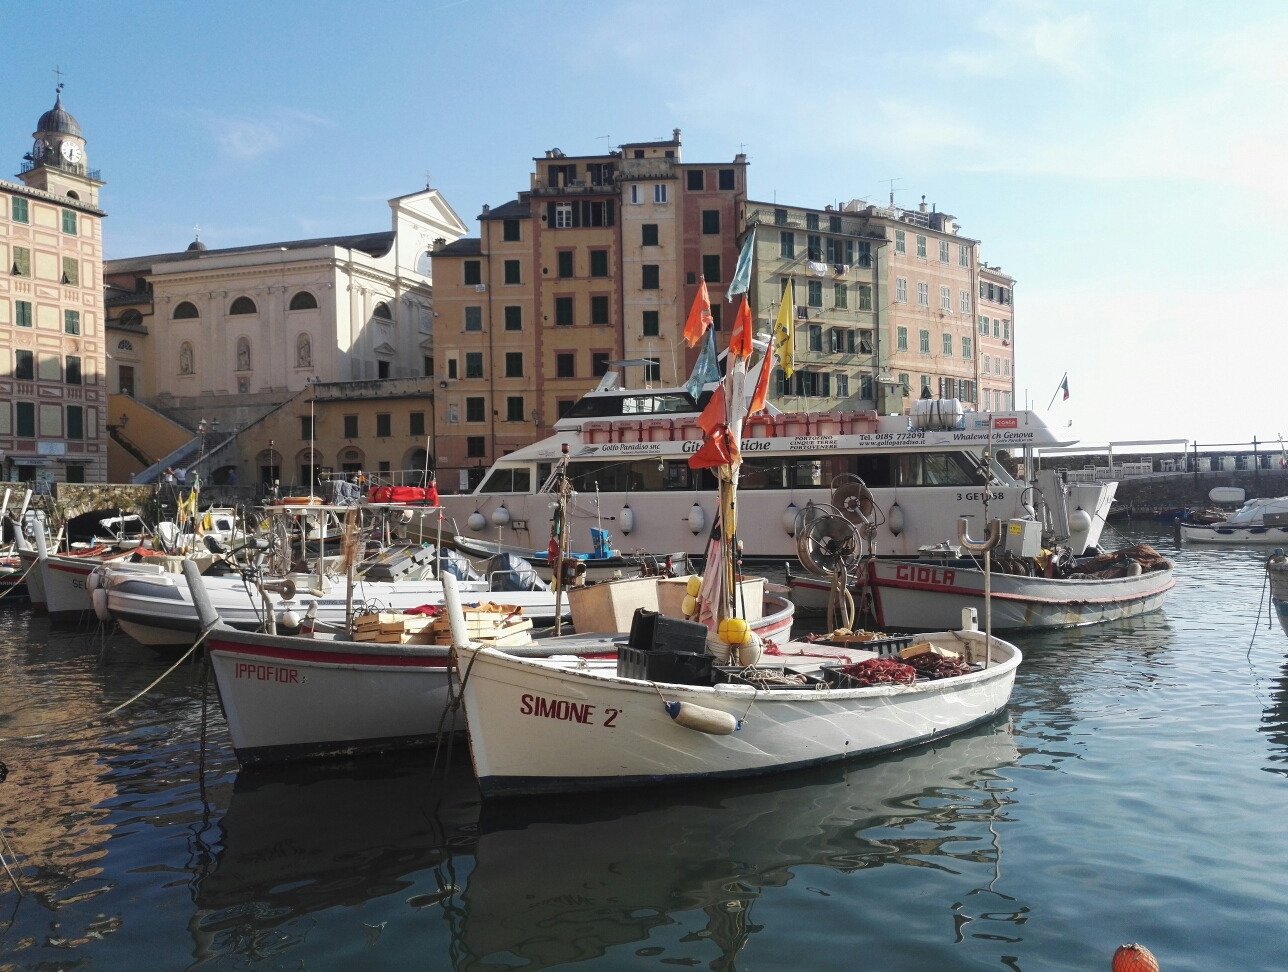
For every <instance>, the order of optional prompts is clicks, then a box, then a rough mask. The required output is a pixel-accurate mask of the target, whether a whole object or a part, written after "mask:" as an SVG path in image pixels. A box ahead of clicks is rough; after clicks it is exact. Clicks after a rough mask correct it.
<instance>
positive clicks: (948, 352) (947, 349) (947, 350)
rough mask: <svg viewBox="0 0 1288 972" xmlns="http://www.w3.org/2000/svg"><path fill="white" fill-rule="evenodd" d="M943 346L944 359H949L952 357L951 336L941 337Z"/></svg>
mask: <svg viewBox="0 0 1288 972" xmlns="http://www.w3.org/2000/svg"><path fill="white" fill-rule="evenodd" d="M943 345H944V357H945V358H951V357H952V356H953V336H952V335H951V334H945V335H944V336H943Z"/></svg>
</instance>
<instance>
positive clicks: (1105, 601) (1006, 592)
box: [790, 558, 1176, 631]
mask: <svg viewBox="0 0 1288 972" xmlns="http://www.w3.org/2000/svg"><path fill="white" fill-rule="evenodd" d="M1096 559H1098V558H1088V560H1096ZM1160 561H1161V564H1162V565H1165V566H1159V567H1158V569H1153V570H1145V571H1140V572H1133V571H1131V570H1130V569H1124V570H1122V571H1121V573H1122V576H1119V577H1096V576H1082V575H1078V574H1074V575H1073V576H1069V577H1044V576H1029V575H1024V574H1008V573H1003V572H1001V571H999V570H997V569H994V570H993V572H992V578H991V593H992V602H993V607H992V621H993V630H995V631H1031V630H1038V629H1043V628H1072V627H1078V626H1081V625H1086V624H1098V623H1100V622H1103V621H1117V620H1119V619H1121V618H1130V617H1136V616H1137V615H1141V614H1148V613H1149V612H1151V611H1157V610H1158V609H1159V608H1161V607H1162V605H1163V599H1164V597H1165V596H1166V595H1167V592H1168V591H1170V590H1171V589H1172V587H1173V586H1175V583H1176V581H1175V579H1174V578H1173V576H1172V574H1173V570H1172V565H1171V563H1170V562H1168V561H1166V560H1165V559H1163V558H1159V559H1158V561H1155V563H1158V562H1160ZM1133 562H1134V561H1133ZM1084 563H1085V562H1084ZM1108 572H1110V571H1104V573H1108ZM1093 573H1101V571H1093ZM866 580H867V586H868V590H869V591H870V592H871V595H872V614H873V620H874V622H875V623H876V625H877V627H878V628H881V629H891V630H902V631H906V630H913V629H916V628H921V627H943V626H950V625H952V624H953V623H954V622H956V621H958V620H959V619H960V618H961V612H962V609H963V608H975V609H976V610H977V611H978V612H980V614H981V616H982V613H983V603H984V571H983V570H982V569H981V567H980V564H979V562H978V561H977V560H972V559H969V558H967V559H953V560H876V561H870V562H869V564H868V568H867V574H866ZM790 587H791V589H792V596H793V599H794V600H795V601H796V604H797V606H798V607H800V608H816V609H819V610H823V609H825V608H826V607H827V604H828V598H829V595H830V594H831V585H830V583H829V582H828V581H827V580H826V579H824V578H820V577H808V576H806V577H792V578H791V580H790Z"/></svg>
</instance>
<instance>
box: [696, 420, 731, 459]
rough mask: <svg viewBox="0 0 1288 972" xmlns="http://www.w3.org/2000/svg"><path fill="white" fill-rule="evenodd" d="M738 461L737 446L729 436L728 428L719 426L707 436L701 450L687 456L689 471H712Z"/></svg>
mask: <svg viewBox="0 0 1288 972" xmlns="http://www.w3.org/2000/svg"><path fill="white" fill-rule="evenodd" d="M737 461H738V446H737V445H736V444H735V443H734V441H733V438H732V437H731V436H730V435H729V427H728V426H726V425H721V426H719V427H717V428H716V430H715V431H714V432H712V433H711V434H710V435H708V436H707V441H706V442H704V443H702V448H701V449H699V450H698V451H697V452H695V453H694V454H693V455H691V456H689V468H690V469H714V468H716V467H717V466H728V465H733V464H734V463H736V462H737Z"/></svg>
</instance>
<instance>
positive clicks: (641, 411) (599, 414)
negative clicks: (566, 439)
mask: <svg viewBox="0 0 1288 972" xmlns="http://www.w3.org/2000/svg"><path fill="white" fill-rule="evenodd" d="M697 410H698V406H697V403H696V402H695V401H694V400H693V399H692V398H690V397H689V395H688V394H687V393H686V392H661V393H643V394H638V395H587V396H586V397H585V398H582V399H580V400H579V401H577V402H576V403H575V404H574V405H573V407H572V408H571V409H569V410H568V414H567V415H565V416H563V417H564V418H574V419H577V418H611V417H612V416H614V415H675V414H677V413H680V412H696V411H697Z"/></svg>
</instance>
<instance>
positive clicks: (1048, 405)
mask: <svg viewBox="0 0 1288 972" xmlns="http://www.w3.org/2000/svg"><path fill="white" fill-rule="evenodd" d="M1068 380H1069V372H1067V371H1066V372H1065V373H1064V376H1063V377H1062V378H1061V379H1060V384H1058V385H1056V386H1055V391H1054V392H1053V393H1052V395H1051V401H1049V402H1047V411H1048V412H1049V411H1051V406H1052V405H1054V404H1055V396H1056V395H1058V394H1060V389H1061V388H1063V387H1064V383H1065V382H1066V381H1068Z"/></svg>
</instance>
